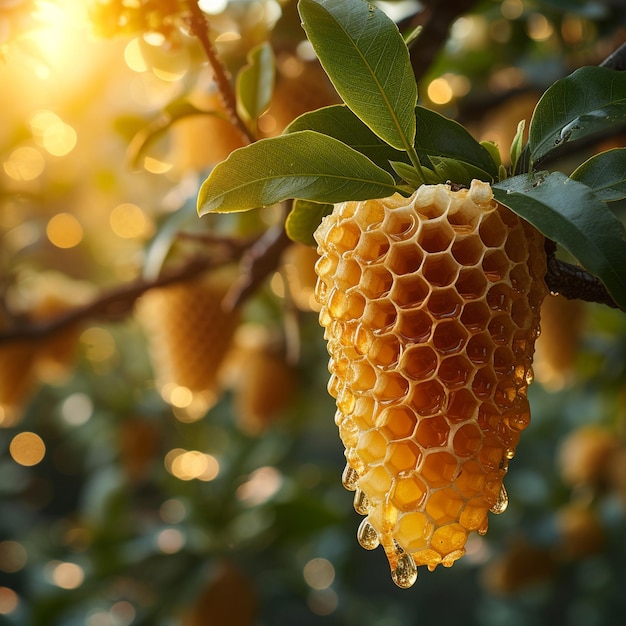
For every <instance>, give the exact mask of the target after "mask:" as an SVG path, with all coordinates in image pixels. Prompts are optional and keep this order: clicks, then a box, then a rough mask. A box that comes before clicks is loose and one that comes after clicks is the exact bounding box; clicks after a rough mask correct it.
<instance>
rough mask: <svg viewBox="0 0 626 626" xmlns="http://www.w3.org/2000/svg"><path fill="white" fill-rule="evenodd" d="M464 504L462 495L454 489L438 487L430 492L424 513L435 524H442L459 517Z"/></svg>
mask: <svg viewBox="0 0 626 626" xmlns="http://www.w3.org/2000/svg"><path fill="white" fill-rule="evenodd" d="M464 504H465V502H464V501H463V497H462V496H461V495H460V494H459V492H458V491H456V489H452V488H447V489H440V490H439V491H434V492H433V493H431V494H430V498H428V502H427V503H426V513H428V515H429V516H430V518H431V519H432V521H433V522H435V525H436V526H443V525H444V524H449V523H450V522H453V521H455V520H457V519H458V518H459V515H460V513H461V511H462V510H463V505H464ZM435 532H439V531H435Z"/></svg>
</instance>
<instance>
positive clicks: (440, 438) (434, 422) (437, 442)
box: [415, 415, 450, 450]
mask: <svg viewBox="0 0 626 626" xmlns="http://www.w3.org/2000/svg"><path fill="white" fill-rule="evenodd" d="M449 434H450V426H449V425H448V422H447V420H446V418H445V417H443V415H438V416H436V417H429V418H424V419H421V420H420V421H419V423H418V424H417V429H416V431H415V441H416V442H417V443H418V444H419V445H420V446H421V447H422V448H423V449H424V450H429V449H430V448H438V447H441V446H445V445H446V444H447V442H448V435H449Z"/></svg>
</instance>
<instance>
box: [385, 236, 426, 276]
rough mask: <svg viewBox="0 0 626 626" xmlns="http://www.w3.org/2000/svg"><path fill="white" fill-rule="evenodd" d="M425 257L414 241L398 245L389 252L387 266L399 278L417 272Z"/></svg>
mask: <svg viewBox="0 0 626 626" xmlns="http://www.w3.org/2000/svg"><path fill="white" fill-rule="evenodd" d="M423 258H424V255H423V253H422V251H421V250H420V248H419V247H418V246H417V244H416V243H415V242H414V241H407V242H405V243H397V244H395V245H394V247H393V248H391V249H390V250H389V255H388V256H387V262H386V264H385V266H386V267H387V269H389V270H390V271H392V272H393V273H394V274H397V275H398V276H403V275H405V274H412V273H413V272H416V271H417V270H418V269H419V267H420V265H421V264H422V260H423Z"/></svg>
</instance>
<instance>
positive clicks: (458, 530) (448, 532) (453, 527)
mask: <svg viewBox="0 0 626 626" xmlns="http://www.w3.org/2000/svg"><path fill="white" fill-rule="evenodd" d="M456 518H457V516H455V517H454V518H453V519H456ZM466 541H467V531H466V530H465V529H464V528H463V526H461V524H458V523H451V524H446V525H445V526H441V527H440V528H437V530H436V531H435V532H434V533H433V536H432V539H431V540H430V544H431V546H432V547H433V548H434V549H435V550H437V552H439V554H441V556H442V557H446V556H447V557H449V560H445V558H444V560H443V562H442V565H444V566H448V567H449V566H450V565H452V563H453V562H454V561H455V560H456V559H459V558H461V557H462V556H463V554H465V542H466Z"/></svg>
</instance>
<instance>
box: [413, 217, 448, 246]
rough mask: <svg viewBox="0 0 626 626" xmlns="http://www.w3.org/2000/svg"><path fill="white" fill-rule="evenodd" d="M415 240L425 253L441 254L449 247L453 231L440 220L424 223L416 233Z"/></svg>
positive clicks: (446, 223)
mask: <svg viewBox="0 0 626 626" xmlns="http://www.w3.org/2000/svg"><path fill="white" fill-rule="evenodd" d="M417 239H418V241H419V243H420V245H421V246H422V248H423V249H424V250H425V251H426V252H443V251H444V250H447V249H448V248H449V247H450V244H451V243H452V241H453V239H454V231H453V230H452V228H451V227H450V225H449V224H448V222H444V221H442V220H437V221H433V222H424V223H423V224H422V227H421V228H420V230H419V231H418V233H417Z"/></svg>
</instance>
